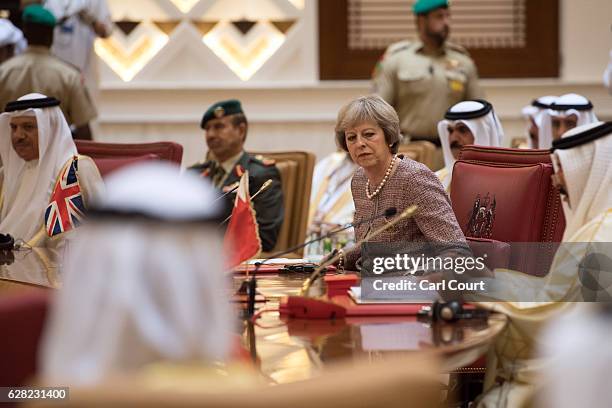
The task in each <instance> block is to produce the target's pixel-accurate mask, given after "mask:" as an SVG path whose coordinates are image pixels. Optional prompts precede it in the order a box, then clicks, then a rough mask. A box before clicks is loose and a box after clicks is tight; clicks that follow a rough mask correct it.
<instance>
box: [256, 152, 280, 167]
mask: <svg viewBox="0 0 612 408" xmlns="http://www.w3.org/2000/svg"><path fill="white" fill-rule="evenodd" d="M255 158H256V159H257V160H259V161H260V162H261V163H262V164H263V165H264V166H266V167H269V166H274V165H275V164H276V160H274V159H268V158H267V157H265V156H262V155H261V154H258V155H257V156H255Z"/></svg>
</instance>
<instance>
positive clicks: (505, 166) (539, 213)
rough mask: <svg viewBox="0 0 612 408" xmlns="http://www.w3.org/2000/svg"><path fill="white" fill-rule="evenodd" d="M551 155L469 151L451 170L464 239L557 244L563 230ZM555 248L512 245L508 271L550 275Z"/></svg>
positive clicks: (492, 149)
mask: <svg viewBox="0 0 612 408" xmlns="http://www.w3.org/2000/svg"><path fill="white" fill-rule="evenodd" d="M552 173H553V167H552V163H551V161H550V156H549V152H548V150H525V149H508V148H498V147H484V146H466V147H464V148H463V149H462V151H461V153H460V154H459V158H458V160H457V162H456V163H455V166H454V169H453V178H452V181H451V201H452V206H453V210H454V211H455V215H456V217H457V221H458V222H459V224H460V226H461V229H462V230H463V232H464V234H465V236H466V237H474V238H480V239H490V240H496V241H501V242H508V243H511V244H514V243H523V242H529V243H537V242H540V243H554V242H559V241H560V240H561V237H562V236H563V231H564V229H565V218H564V217H563V211H562V208H561V200H560V196H559V191H558V190H557V189H556V188H555V187H554V186H553V185H552V183H551V180H550V176H551V174H552ZM555 250H556V246H555V245H551V244H543V245H542V246H541V248H540V249H539V250H535V249H534V245H531V247H528V246H527V245H511V253H510V262H509V267H510V268H512V269H516V270H519V271H523V272H525V273H528V274H532V275H536V276H543V275H545V274H546V273H548V269H549V268H550V263H551V262H552V257H553V256H554V252H555Z"/></svg>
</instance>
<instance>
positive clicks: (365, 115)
mask: <svg viewBox="0 0 612 408" xmlns="http://www.w3.org/2000/svg"><path fill="white" fill-rule="evenodd" d="M364 122H371V123H376V124H377V125H378V127H380V128H381V129H382V130H383V133H384V135H385V142H386V143H387V144H388V145H391V146H390V147H389V150H390V151H391V153H397V151H398V149H399V142H400V139H401V134H400V126H399V118H398V116H397V113H396V112H395V109H393V107H392V106H391V105H389V104H388V103H387V102H385V100H384V99H383V98H381V97H380V96H378V95H368V96H361V97H359V98H357V99H355V100H353V101H351V102H349V103H347V104H346V105H344V106H343V107H342V108H340V111H339V112H338V120H337V121H336V129H335V130H336V144H337V145H338V147H340V148H341V149H342V150H344V151H345V152H348V147H347V146H346V139H345V132H346V129H349V128H352V127H355V126H357V125H359V124H361V123H364Z"/></svg>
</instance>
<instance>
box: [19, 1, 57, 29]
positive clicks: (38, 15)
mask: <svg viewBox="0 0 612 408" xmlns="http://www.w3.org/2000/svg"><path fill="white" fill-rule="evenodd" d="M21 20H22V21H23V22H24V23H31V24H42V25H46V26H50V27H55V24H56V23H57V21H56V20H55V16H54V15H53V14H52V13H51V12H50V11H49V10H47V9H46V8H44V7H43V6H41V5H40V4H30V5H29V6H27V7H26V8H25V9H24V10H23V14H22V15H21Z"/></svg>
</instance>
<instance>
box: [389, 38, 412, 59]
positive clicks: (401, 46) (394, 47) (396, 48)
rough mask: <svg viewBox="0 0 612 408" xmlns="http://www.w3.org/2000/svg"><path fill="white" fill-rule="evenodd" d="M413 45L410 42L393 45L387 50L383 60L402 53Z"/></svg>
mask: <svg viewBox="0 0 612 408" xmlns="http://www.w3.org/2000/svg"><path fill="white" fill-rule="evenodd" d="M411 45H412V42H410V41H400V42H396V43H394V44H391V45H390V46H389V48H387V51H386V52H385V53H384V54H383V58H384V57H388V56H390V55H393V54H395V53H398V52H400V51H403V50H406V49H408V48H410V46H411Z"/></svg>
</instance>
